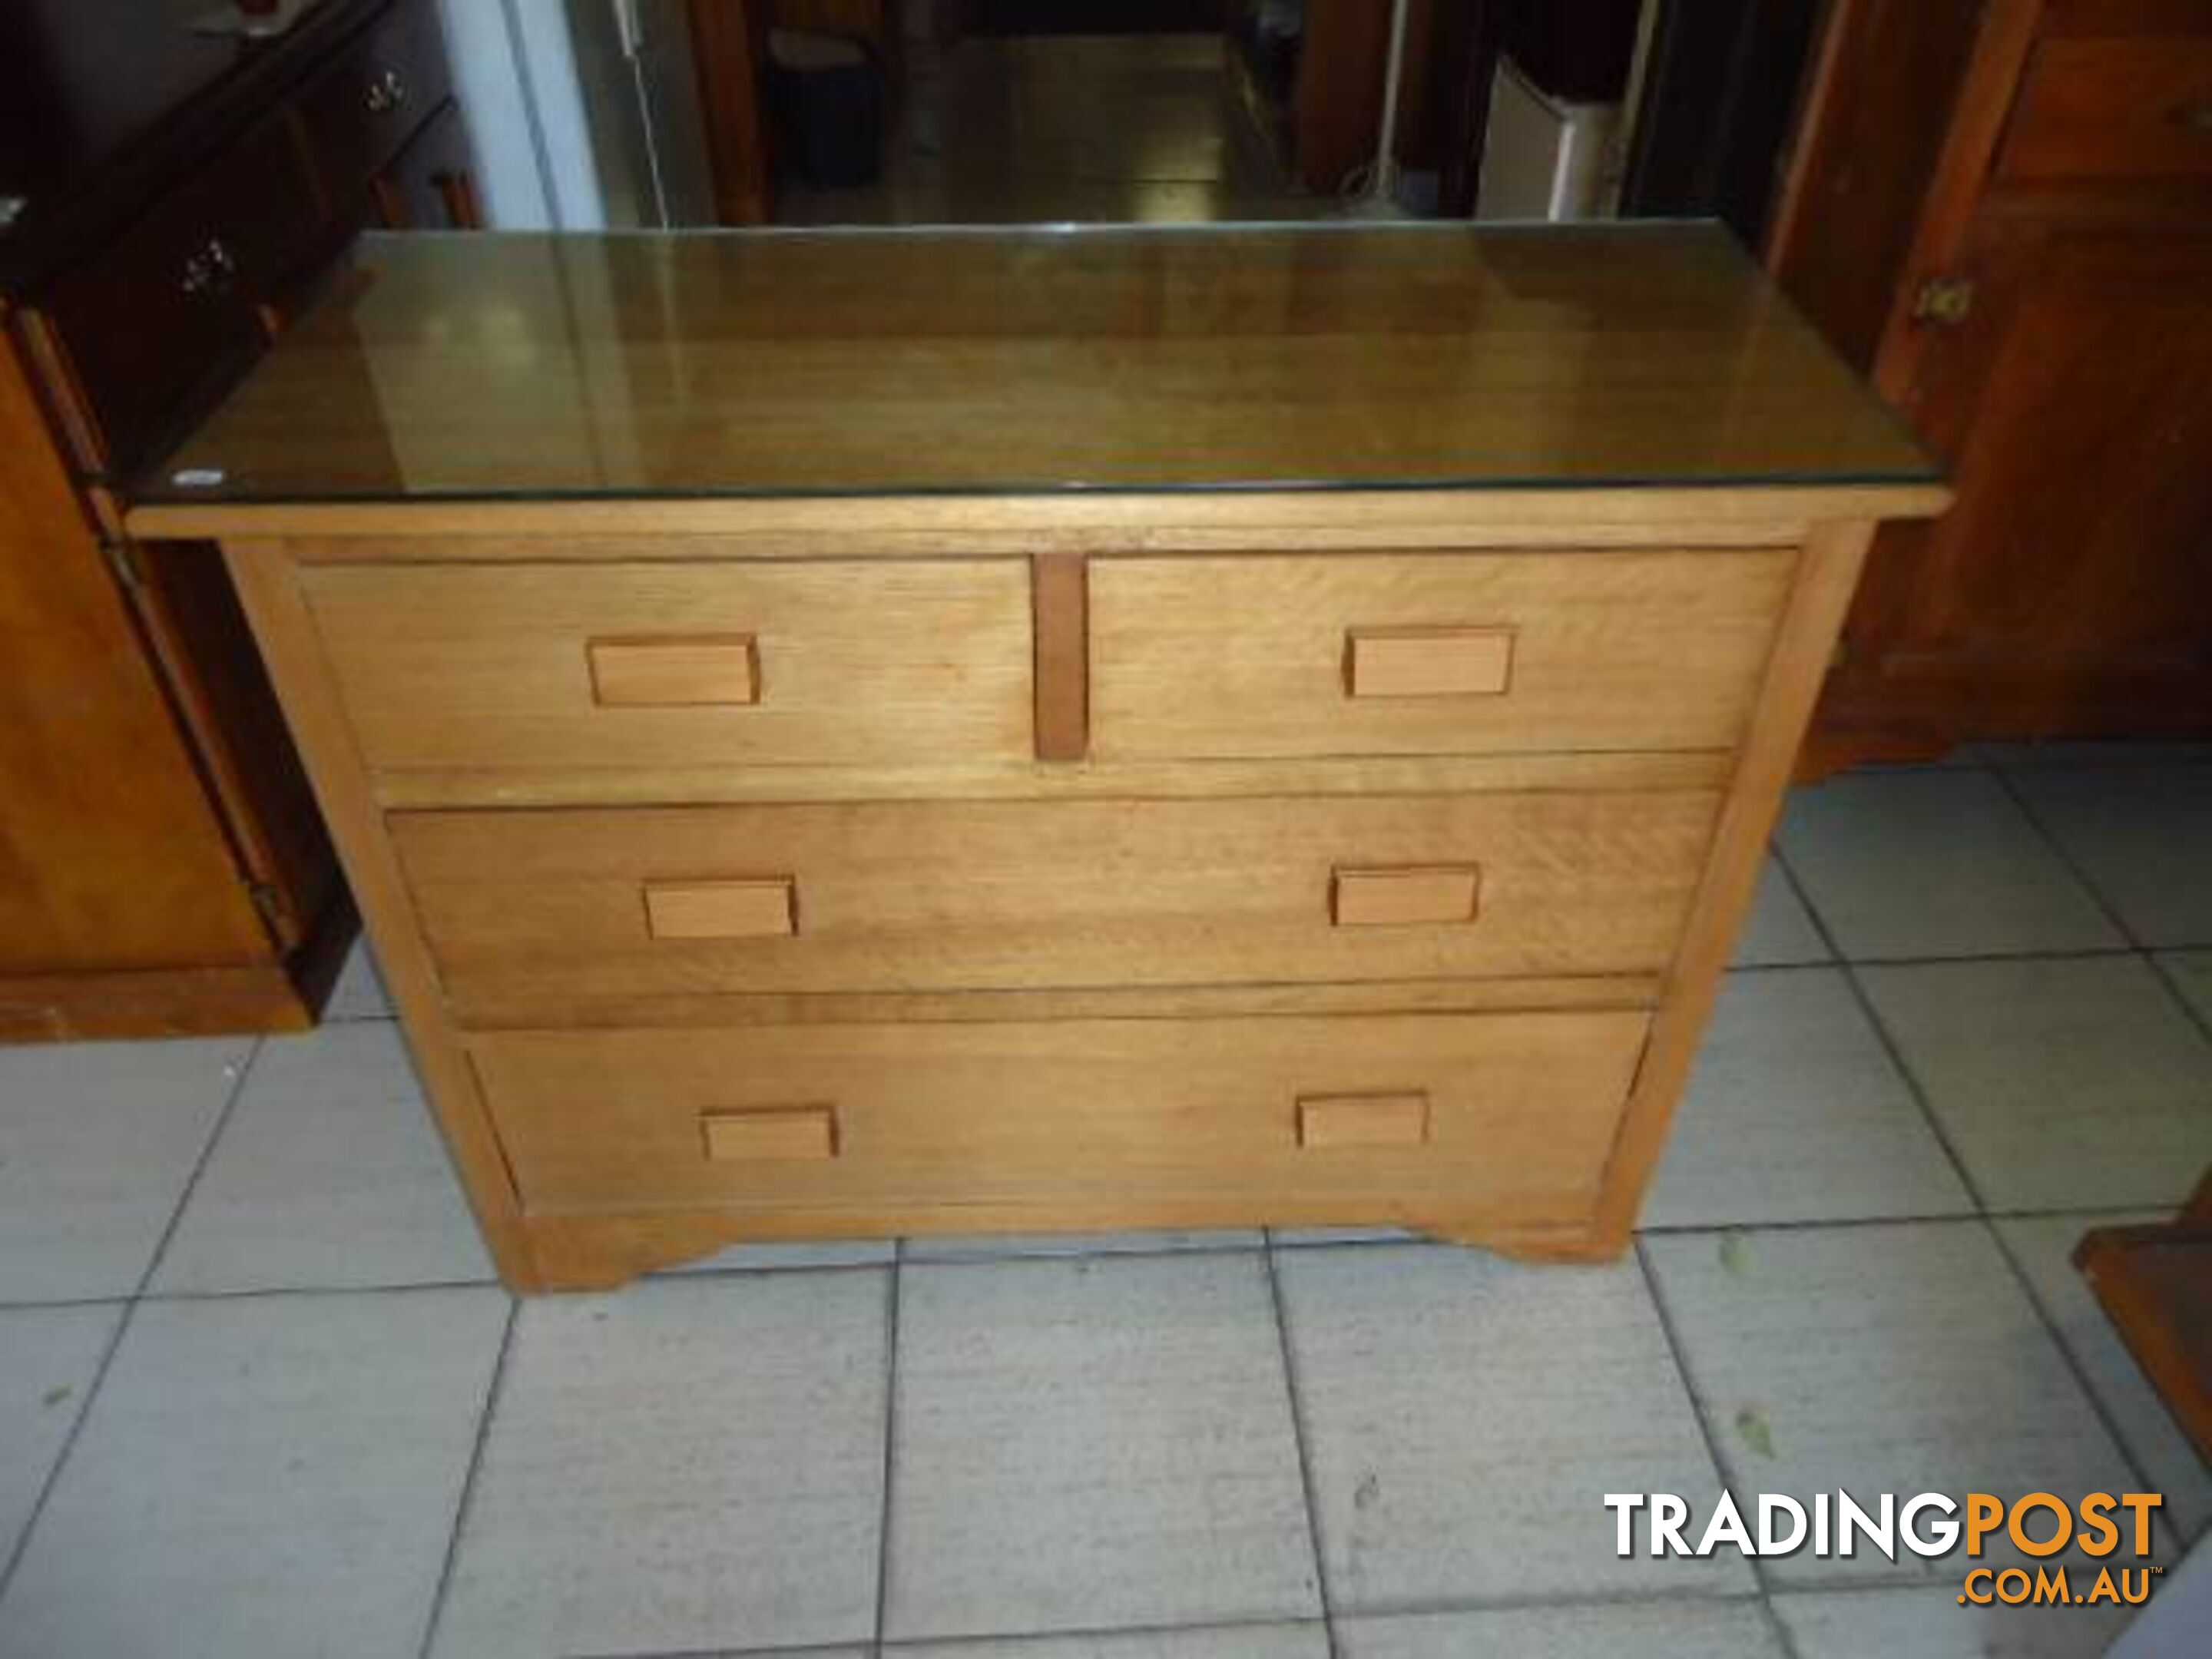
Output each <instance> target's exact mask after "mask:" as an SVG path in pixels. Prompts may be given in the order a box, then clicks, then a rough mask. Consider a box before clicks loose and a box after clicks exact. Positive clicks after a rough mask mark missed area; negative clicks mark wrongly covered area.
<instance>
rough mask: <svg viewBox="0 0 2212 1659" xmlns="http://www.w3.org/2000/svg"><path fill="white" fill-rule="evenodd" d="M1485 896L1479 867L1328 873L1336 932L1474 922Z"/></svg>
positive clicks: (1330, 915) (1332, 923) (1342, 869)
mask: <svg viewBox="0 0 2212 1659" xmlns="http://www.w3.org/2000/svg"><path fill="white" fill-rule="evenodd" d="M1481 891H1482V866H1480V865H1479V864H1401V865H1389V866H1370V867H1367V868H1349V867H1346V866H1343V865H1339V866H1337V867H1336V868H1335V869H1334V871H1332V872H1330V873H1329V884H1328V920H1329V925H1330V926H1331V927H1422V926H1434V925H1438V924H1447V923H1452V922H1468V921H1474V918H1475V915H1476V912H1477V909H1478V907H1479V903H1480V896H1481Z"/></svg>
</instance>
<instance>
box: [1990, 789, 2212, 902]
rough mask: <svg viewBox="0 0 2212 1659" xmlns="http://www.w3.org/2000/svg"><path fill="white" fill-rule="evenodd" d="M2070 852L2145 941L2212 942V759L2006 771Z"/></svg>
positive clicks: (2037, 813)
mask: <svg viewBox="0 0 2212 1659" xmlns="http://www.w3.org/2000/svg"><path fill="white" fill-rule="evenodd" d="M2013 782H2014V787H2015V788H2017V789H2018V790H2019V791H2020V792H2021V795H2022V797H2023V798H2024V799H2026V800H2027V804H2028V805H2029V807H2030V809H2031V810H2033V812H2034V813H2035V815H2036V817H2038V818H2039V820H2040V821H2041V822H2042V824H2043V827H2044V828H2045V829H2046V830H2048V831H2049V832H2050V833H2051V836H2052V837H2053V839H2055V840H2056V841H2057V842H2058V844H2059V846H2060V847H2062V848H2064V849H2065V850H2066V853H2067V854H2068V856H2069V857H2070V858H2072V859H2073V860H2074V861H2075V863H2076V864H2077V865H2079V866H2081V870H2082V872H2083V873H2084V874H2086V875H2087V877H2088V878H2089V880H2090V882H2091V883H2092V884H2093V885H2094V886H2095V888H2096V889H2097V890H2098V891H2099V892H2100V893H2101V894H2102V895H2103V896H2104V897H2105V901H2106V902H2107V903H2108V904H2110V905H2111V906H2112V908H2113V909H2115V910H2116V911H2118V913H2119V917H2120V920H2121V921H2122V922H2124V924H2126V927H2127V929H2128V931H2129V932H2130V933H2132V934H2134V935H2135V937H2136V939H2137V940H2138V941H2139V942H2141V943H2142V944H2144V945H2212V765H2199V766H2153V767H2123V768H2118V769H2110V770H2078V771H2064V770H2055V771H2031V772H2020V773H2016V774H2015V775H2014V776H2013Z"/></svg>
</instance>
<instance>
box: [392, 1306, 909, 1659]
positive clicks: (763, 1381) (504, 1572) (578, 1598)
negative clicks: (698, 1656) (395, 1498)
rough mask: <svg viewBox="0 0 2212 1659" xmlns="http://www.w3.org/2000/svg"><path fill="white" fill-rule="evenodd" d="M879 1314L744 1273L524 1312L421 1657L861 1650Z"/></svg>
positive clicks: (869, 1615) (880, 1400) (871, 1598)
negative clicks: (428, 1651)
mask: <svg viewBox="0 0 2212 1659" xmlns="http://www.w3.org/2000/svg"><path fill="white" fill-rule="evenodd" d="M888 1297H889V1275H888V1274H887V1273H758V1274H732V1275H727V1276H725V1277H720V1278H714V1279H655V1280H652V1281H649V1282H647V1283H642V1284H638V1285H631V1286H630V1287H629V1288H628V1289H626V1290H624V1291H621V1292H620V1293H619V1294H616V1295H610V1296H573V1297H550V1298H544V1299H539V1300H536V1301H532V1302H528V1303H526V1304H524V1306H523V1308H522V1310H521V1313H520V1316H519V1317H518V1319H517V1322H516V1325H515V1332H514V1342H513V1349H512V1351H511V1352H510V1353H509V1355H508V1358H507V1370H506V1374H505V1376H504V1377H503V1378H502V1380H501V1387H500V1395H499V1400H498V1403H497V1406H496V1407H495V1412H494V1413H493V1418H492V1423H491V1427H490V1431H489V1434H488V1435H487V1437H486V1438H485V1442H484V1450H483V1466H482V1468H481V1469H480V1470H479V1471H478V1474H477V1485H476V1490H475V1492H473V1494H472V1495H471V1499H470V1504H469V1512H468V1516H467V1519H466V1522H465V1525H464V1527H463V1529H462V1534H461V1540H460V1544H459V1551H458V1553H457V1554H456V1556H455V1558H454V1563H453V1583H452V1586H451V1588H450V1589H449V1590H448V1592H447V1600H446V1607H445V1613H444V1615H443V1617H442V1618H441V1620H440V1621H439V1625H438V1632H437V1640H436V1643H435V1651H436V1652H438V1653H441V1654H447V1655H453V1656H460V1659H492V1656H500V1655H509V1654H513V1655H518V1656H533V1659H534V1656H538V1655H543V1654H551V1653H561V1654H576V1653H657V1652H663V1651H671V1652H689V1651H697V1650H716V1649H723V1648H757V1647H773V1646H776V1645H779V1644H781V1645H787V1646H794V1647H796V1646H812V1645H817V1644H834V1643H839V1642H855V1641H859V1642H865V1641H866V1640H867V1639H868V1638H870V1637H871V1636H872V1634H873V1632H874V1624H875V1609H876V1571H877V1553H876V1551H877V1541H878V1534H879V1528H880V1526H881V1522H882V1506H883V1469H884V1458H883V1447H884V1441H883V1437H884V1374H885V1366H886V1360H887V1356H886V1354H885V1352H884V1342H885V1318H886V1311H887V1303H888Z"/></svg>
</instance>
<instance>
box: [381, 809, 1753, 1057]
mask: <svg viewBox="0 0 2212 1659" xmlns="http://www.w3.org/2000/svg"><path fill="white" fill-rule="evenodd" d="M1718 804H1719V797H1718V796H1717V795H1716V794H1713V793H1706V792H1699V791H1681V792H1622V793H1477V794H1458V795H1416V796H1385V797H1376V798H1356V797H1350V796H1330V797H1322V798H1312V797H1301V798H1296V799H1277V798H1268V799H1213V800H1139V801H1131V800H1100V801H1091V800H1082V801H1070V800H1054V801H962V802H879V803H866V804H860V805H775V806H732V807H670V808H653V809H621V810H614V809H609V810H602V811H542V812H501V811H489V812H476V811H470V812H411V813H399V814H395V815H394V816H393V817H392V819H391V820H390V823H391V826H392V838H393V842H394V844H395V845H396V847H397V848H398V854H399V857H400V860H401V862H402V864H403V865H404V867H405V870H406V872H407V876H408V878H409V881H410V885H411V887H412V889H413V893H414V897H415V902H416V908H417V911H418V913H419V914H420V916H421V919H422V926H423V928H424V930H425V932H426V933H427V935H428V940H429V944H430V948H431V951H432V953H433V955H434V956H435V958H436V961H437V964H438V968H439V971H440V973H441V975H442V978H443V981H444V983H445V987H446V989H447V995H448V998H449V1000H450V1001H451V1003H452V1005H453V1008H454V1011H455V1012H456V1015H457V1016H458V1017H459V1018H460V1019H461V1020H462V1021H463V1022H464V1023H465V1024H467V1023H476V1024H492V1025H496V1024H525V1023H532V1022H535V1021H543V1020H546V1019H554V1018H562V1017H564V1016H568V1015H575V1016H579V1017H583V1016H587V1015H588V1013H589V1006H590V1005H591V1004H592V1003H593V1002H594V1001H610V1002H611V1001H614V1000H623V1001H635V1000H636V999H639V998H650V997H653V996H678V995H696V994H716V993H756V992H802V993H804V992H836V991H937V990H958V989H984V988H1025V987H1097V986H1132V985H1144V986H1162V985H1208V984H1231V985H1251V984H1287V983H1303V982H1313V983H1322V982H1331V981H1362V980H1366V981H1376V980H1401V979H1422V978H1440V979H1441V978H1460V977H1472V976H1487V975H1538V974H1577V973H1637V972H1650V971H1653V970H1656V969H1660V968H1662V967H1663V966H1664V965H1665V964H1666V963H1667V961H1668V957H1670V955H1671V953H1672V951H1673V947H1674V938H1675V934H1676V933H1677V931H1678V930H1679V928H1680V924H1681V920H1682V917H1683V915H1684V914H1685V912H1686V909H1687V908H1688V905H1689V902H1690V899H1691V896H1692V890H1693V889H1694V887H1695V885H1696V883H1697V880H1698V878H1699V872H1700V869H1701V868H1702V865H1703V861H1704V854H1705V847H1706V843H1707V842H1708V841H1709V839H1710V838H1711V833H1712V827H1713V821H1714V817H1715V814H1716V812H1717V807H1718ZM924 871H926V872H928V878H927V879H926V880H924V879H921V878H918V877H917V873H916V872H924Z"/></svg>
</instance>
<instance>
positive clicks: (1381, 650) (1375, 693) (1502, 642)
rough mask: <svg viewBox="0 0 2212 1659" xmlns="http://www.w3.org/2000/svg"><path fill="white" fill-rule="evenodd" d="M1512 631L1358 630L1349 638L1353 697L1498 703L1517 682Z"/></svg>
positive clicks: (1348, 691) (1347, 679)
mask: <svg viewBox="0 0 2212 1659" xmlns="http://www.w3.org/2000/svg"><path fill="white" fill-rule="evenodd" d="M1513 637H1514V636H1513V630H1512V629H1510V628H1354V629H1347V630H1346V633H1345V635H1344V694H1345V696H1348V697H1495V696H1504V693H1505V691H1506V690H1508V688H1509V687H1510V685H1511V684H1512V680H1513Z"/></svg>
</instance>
